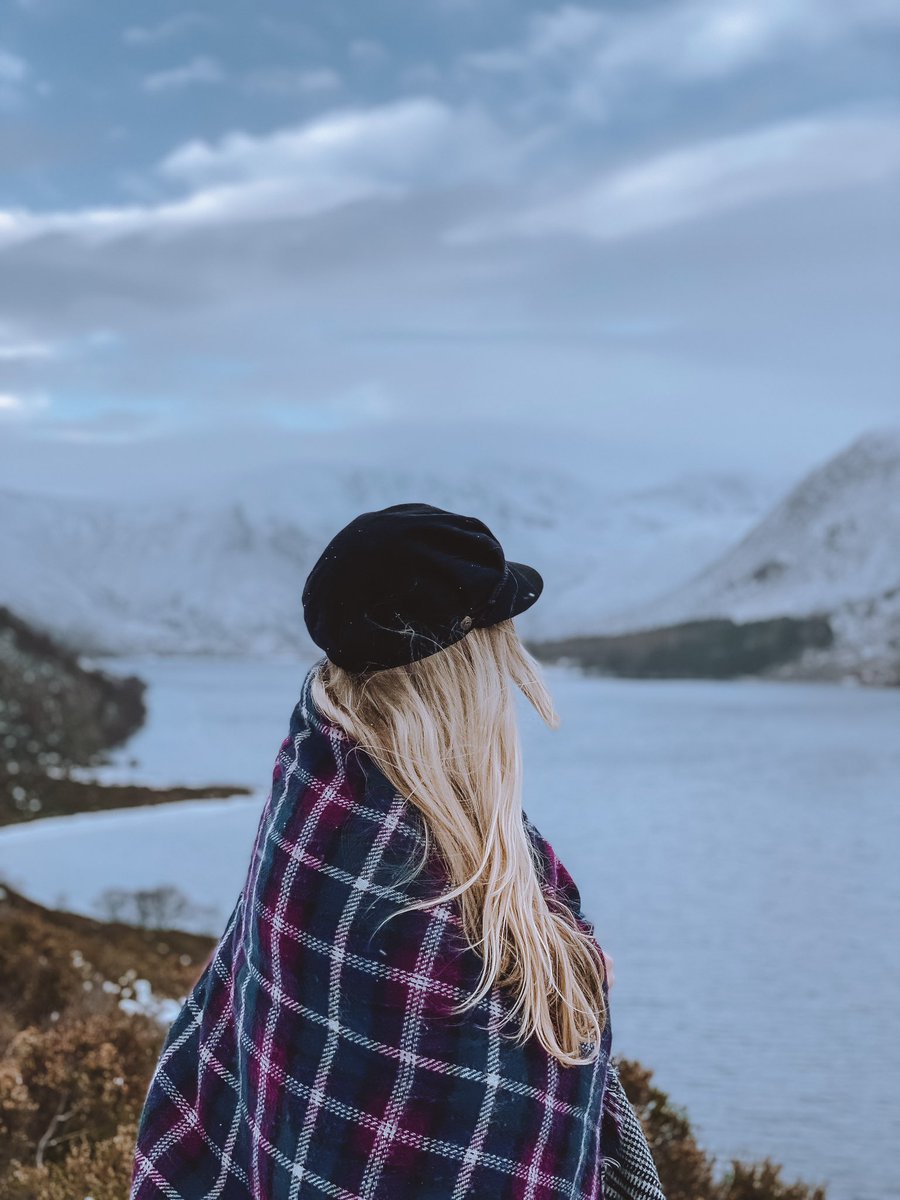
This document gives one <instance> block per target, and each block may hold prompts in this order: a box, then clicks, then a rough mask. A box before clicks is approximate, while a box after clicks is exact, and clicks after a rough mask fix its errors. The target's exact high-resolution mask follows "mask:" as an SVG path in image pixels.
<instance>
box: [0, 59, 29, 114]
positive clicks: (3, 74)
mask: <svg viewBox="0 0 900 1200" xmlns="http://www.w3.org/2000/svg"><path fill="white" fill-rule="evenodd" d="M29 76H30V71H29V67H28V63H27V62H26V61H25V59H24V58H20V57H19V55H18V54H12V53H11V52H10V51H9V50H4V49H3V47H2V46H0V109H2V108H13V107H15V106H16V105H18V104H19V103H20V102H21V100H22V99H23V98H24V94H25V89H26V87H27V84H28V81H29Z"/></svg>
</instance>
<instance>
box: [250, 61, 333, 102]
mask: <svg viewBox="0 0 900 1200" xmlns="http://www.w3.org/2000/svg"><path fill="white" fill-rule="evenodd" d="M244 86H245V87H246V88H247V89H248V91H251V92H268V93H270V94H271V95H275V96H294V95H298V94H304V93H311V92H331V91H335V90H337V89H338V88H340V86H341V77H340V75H338V73H337V71H333V70H332V69H331V68H330V67H317V68H312V69H310V70H305V71H299V70H295V69H294V68H291V67H263V68H260V69H259V70H256V71H251V72H249V74H248V75H247V76H246V78H245V80H244Z"/></svg>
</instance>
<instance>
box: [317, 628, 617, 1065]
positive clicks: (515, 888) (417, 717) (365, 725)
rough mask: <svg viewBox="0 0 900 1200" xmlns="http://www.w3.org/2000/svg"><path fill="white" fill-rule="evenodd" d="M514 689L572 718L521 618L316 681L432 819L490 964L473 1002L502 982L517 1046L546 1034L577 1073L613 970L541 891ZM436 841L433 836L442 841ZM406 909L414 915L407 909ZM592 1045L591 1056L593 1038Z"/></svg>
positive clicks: (328, 702)
mask: <svg viewBox="0 0 900 1200" xmlns="http://www.w3.org/2000/svg"><path fill="white" fill-rule="evenodd" d="M511 684H515V685H516V686H518V687H519V688H520V689H521V691H522V692H523V694H524V695H525V696H526V697H527V699H528V700H529V702H530V703H531V704H532V705H533V706H534V708H535V709H536V711H537V712H538V713H539V714H540V716H541V717H542V718H543V720H544V721H545V722H546V723H547V725H548V726H550V728H552V729H555V728H556V727H557V726H558V724H559V718H558V716H557V714H556V711H555V709H554V707H553V701H552V699H551V697H550V694H549V692H548V691H547V688H546V686H545V685H544V683H543V680H542V679H541V675H540V669H539V667H538V664H537V663H536V661H535V660H534V658H533V657H532V656H531V655H530V654H529V653H528V651H527V650H526V649H525V647H524V646H523V645H522V642H521V641H520V639H519V636H518V634H517V632H516V629H515V626H514V624H513V621H512V620H507V621H502V622H500V623H498V624H495V625H491V626H488V627H487V628H480V627H476V628H474V629H472V630H471V631H470V632H469V633H468V634H467V635H466V636H465V637H463V638H462V639H461V640H460V641H458V642H456V643H454V644H453V645H452V646H449V647H447V648H446V649H444V650H441V651H440V652H439V653H436V654H431V655H429V656H428V657H426V658H424V659H420V660H419V661H417V662H414V663H410V664H409V665H404V666H400V667H392V668H389V669H386V670H381V671H375V672H373V673H368V674H364V675H353V674H350V673H348V672H346V671H344V670H342V669H341V668H340V667H338V666H336V665H335V664H334V663H332V662H331V661H330V660H328V659H326V660H324V662H323V664H322V666H321V668H320V669H319V671H317V672H316V673H315V676H314V679H313V681H312V696H313V700H314V702H315V703H316V705H317V706H318V708H319V709H320V711H321V712H322V714H323V715H324V716H325V717H326V718H327V719H328V720H330V721H332V722H333V723H335V724H337V725H338V726H339V727H340V728H342V729H343V730H344V731H345V732H346V733H347V734H349V736H350V737H351V738H353V739H355V740H356V741H357V742H358V743H359V744H360V746H361V747H362V749H363V750H364V751H365V752H366V753H367V754H368V755H369V756H370V757H371V758H372V760H373V761H374V762H375V764H376V765H377V766H378V767H379V769H380V770H381V771H382V773H383V774H384V775H385V777H386V778H387V779H388V780H389V782H390V783H391V784H392V785H393V786H394V787H395V788H396V789H397V791H398V792H399V793H401V794H402V795H403V796H404V797H407V798H408V799H409V801H410V802H411V803H412V804H414V805H415V806H416V808H417V809H418V810H419V811H420V812H421V814H422V815H423V817H424V818H425V820H424V828H425V834H426V844H425V850H424V852H423V856H422V860H421V863H420V864H419V867H420V868H421V867H422V866H424V863H425V861H426V860H427V855H428V853H429V851H430V848H431V847H432V845H433V844H436V846H437V849H438V851H439V854H440V856H441V858H442V860H443V863H444V865H445V867H446V869H447V872H448V875H449V878H450V880H451V883H452V887H451V889H450V890H449V891H447V892H445V893H444V894H443V895H442V896H439V897H436V898H429V899H426V900H423V901H418V902H413V903H411V904H410V905H408V906H407V908H410V909H411V908H424V907H430V906H431V905H434V904H438V903H442V902H446V901H449V900H451V899H453V898H457V899H458V901H459V906H460V910H461V917H462V923H463V928H464V931H465V936H466V939H467V941H468V943H469V945H470V946H471V947H472V948H473V949H474V950H475V951H476V952H477V953H478V954H479V955H480V956H481V958H482V959H483V966H482V970H481V975H480V977H479V980H478V985H477V987H476V989H475V991H474V992H473V994H472V995H471V996H470V997H469V998H468V999H467V1000H466V1001H464V1002H463V1003H462V1004H460V1005H459V1006H458V1007H457V1008H456V1009H455V1010H454V1011H455V1012H464V1011H466V1010H467V1009H469V1008H472V1007H474V1006H475V1005H476V1004H477V1003H478V1002H479V1001H480V1000H481V998H482V997H483V996H485V995H486V994H487V993H488V992H489V991H490V990H491V989H492V988H493V986H494V985H495V984H497V985H499V986H500V987H502V988H503V989H504V990H505V991H506V992H507V993H509V994H511V996H512V999H513V1001H514V1003H513V1004H512V1006H511V1008H510V1010H509V1012H508V1014H507V1016H506V1018H505V1021H504V1024H505V1023H506V1022H507V1021H511V1020H512V1019H513V1018H514V1017H515V1016H516V1015H517V1014H519V1013H521V1021H520V1029H519V1033H518V1037H517V1038H516V1040H517V1042H524V1041H525V1039H526V1038H528V1037H529V1036H531V1035H532V1034H534V1035H536V1036H537V1038H538V1039H539V1040H540V1042H541V1044H542V1045H543V1046H544V1047H545V1049H546V1050H547V1051H548V1052H549V1053H550V1054H552V1055H553V1056H554V1057H556V1058H557V1059H559V1061H560V1062H561V1063H563V1064H565V1065H570V1066H575V1065H580V1064H584V1063H586V1062H592V1061H594V1059H595V1058H596V1056H597V1054H598V1053H599V1048H600V1036H601V1033H602V1031H603V1029H604V1027H605V1025H606V1019H607V1014H606V1005H605V1003H604V997H603V986H602V981H603V978H604V972H605V967H604V963H603V958H602V955H601V954H600V953H599V951H598V949H597V945H596V943H595V942H594V940H593V938H592V937H591V936H590V935H589V934H588V933H587V932H585V931H584V930H583V929H581V928H580V927H579V925H578V923H577V922H576V921H575V919H574V917H573V914H572V911H571V909H570V908H569V907H568V906H567V905H566V904H565V903H564V902H563V901H562V900H561V899H557V897H556V895H555V894H552V895H550V896H549V897H548V895H547V894H545V892H544V890H543V889H542V887H541V883H540V879H539V869H538V866H537V861H536V857H535V854H536V852H535V851H534V850H533V847H532V842H531V838H530V836H529V833H528V830H527V829H526V827H525V824H524V820H523V813H522V755H521V746H520V741H519V730H518V722H517V719H516V712H515V705H514V694H513V689H512V687H511ZM432 839H433V841H432ZM403 911H405V910H403ZM585 1042H591V1043H593V1046H592V1047H589V1052H588V1053H587V1054H586V1055H585V1054H584V1053H583V1052H582V1051H583V1049H584V1047H583V1043H585Z"/></svg>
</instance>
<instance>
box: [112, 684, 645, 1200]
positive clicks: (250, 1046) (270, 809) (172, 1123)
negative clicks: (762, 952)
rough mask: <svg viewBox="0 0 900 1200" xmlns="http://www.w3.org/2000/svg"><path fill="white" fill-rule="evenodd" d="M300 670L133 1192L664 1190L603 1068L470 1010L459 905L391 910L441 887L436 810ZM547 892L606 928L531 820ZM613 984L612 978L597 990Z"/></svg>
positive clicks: (366, 1198) (147, 1133)
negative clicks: (419, 801)
mask: <svg viewBox="0 0 900 1200" xmlns="http://www.w3.org/2000/svg"><path fill="white" fill-rule="evenodd" d="M315 670H316V665H314V666H313V667H312V668H311V669H310V671H309V672H308V673H307V675H306V678H305V679H304V682H303V685H302V689H301V695H300V699H299V700H298V702H297V704H296V707H295V708H294V711H293V713H292V715H291V720H290V728H289V732H288V736H287V737H286V738H285V739H284V741H283V743H282V745H281V747H280V749H279V752H278V757H277V760H276V763H275V767H274V771H273V776H272V787H271V791H270V793H269V796H268V798H267V801H266V804H265V807H264V810H263V813H262V816H261V819H260V822H259V826H258V830H257V833H256V838H255V842H254V846H253V851H252V856H251V860H250V864H249V868H248V872H247V876H246V880H245V882H244V885H243V888H242V890H241V892H240V895H239V896H238V898H237V901H236V904H235V906H234V909H233V911H232V913H231V916H230V918H229V920H228V923H227V927H226V928H225V931H224V933H223V934H222V936H221V938H220V940H219V942H218V944H217V946H216V948H215V950H214V951H213V953H212V956H211V958H210V960H209V962H208V963H207V965H206V967H205V969H204V971H203V973H202V975H201V976H200V978H199V979H198V981H197V983H196V984H195V986H194V987H193V989H192V991H191V994H190V995H189V996H188V997H187V999H186V1001H185V1003H184V1005H183V1007H182V1009H181V1011H180V1013H179V1015H178V1016H177V1018H176V1019H175V1021H174V1023H173V1024H172V1025H171V1027H170V1029H169V1031H168V1033H167V1036H166V1039H165V1043H164V1046H163V1049H162V1052H161V1055H160V1058H159V1061H158V1064H157V1067H156V1070H155V1072H154V1075H153V1078H152V1080H151V1083H150V1086H149V1090H148V1093H147V1097H146V1101H145V1104H144V1108H143V1112H142V1115H141V1121H140V1126H139V1131H138V1137H137V1144H136V1147H135V1154H134V1170H133V1179H132V1188H131V1200H155V1198H157V1197H167V1198H168V1200H201V1197H202V1198H209V1200H212V1198H217V1200H250V1198H252V1200H312V1198H314V1197H315V1198H316V1200H320V1198H321V1197H333V1198H335V1200H463V1198H466V1197H467V1198H469V1200H472V1198H476V1200H477V1198H481V1197H483V1198H485V1200H487V1198H490V1200H558V1198H560V1197H567V1198H569V1200H603V1198H604V1197H614V1198H615V1200H620V1198H621V1197H625V1198H631V1200H665V1198H664V1197H663V1195H662V1192H661V1191H660V1190H658V1184H659V1180H658V1178H657V1177H656V1171H655V1168H654V1166H653V1161H652V1158H651V1157H650V1153H649V1150H648V1149H647V1146H646V1142H645V1141H644V1140H643V1133H642V1131H641V1128H640V1124H639V1122H637V1118H636V1117H635V1115H634V1113H633V1111H632V1110H631V1109H630V1106H629V1105H628V1102H627V1098H625V1096H624V1092H623V1091H622V1089H621V1085H620V1083H619V1082H618V1076H617V1073H616V1071H615V1068H614V1066H613V1064H612V1063H611V1062H610V1058H609V1056H610V1049H611V1037H612V1033H611V1024H610V1023H609V1022H608V1023H607V1025H606V1028H605V1030H604V1033H603V1037H602V1040H601V1048H600V1049H601V1053H600V1055H599V1057H598V1059H597V1060H596V1061H595V1062H594V1063H590V1064H585V1065H584V1066H579V1067H565V1066H563V1065H562V1064H560V1063H559V1062H558V1061H557V1060H556V1059H554V1058H553V1057H552V1056H551V1055H548V1054H547V1053H546V1051H545V1050H544V1049H543V1047H542V1046H541V1045H540V1044H539V1043H538V1042H537V1040H536V1039H535V1038H531V1039H529V1041H528V1042H526V1044H525V1045H523V1046H518V1047H516V1046H514V1045H513V1044H512V1042H511V1040H510V1037H511V1034H512V1033H514V1031H515V1026H514V1025H510V1026H507V1027H506V1029H504V1030H498V1029H497V1025H498V1023H499V1019H500V1018H501V1017H502V1014H503V1013H504V1012H506V1011H508V1009H507V1008H506V1004H507V1001H506V998H505V997H504V996H503V995H502V994H501V993H500V991H499V990H497V989H496V988H495V989H494V990H493V991H492V992H491V993H490V994H489V995H487V996H485V997H484V999H483V1000H482V1002H481V1004H480V1005H479V1006H478V1008H476V1009H472V1010H469V1011H468V1012H466V1013H463V1014H460V1015H457V1016H451V1015H450V1013H449V1012H448V1009H449V1008H450V1007H451V1006H452V1005H453V1004H454V1003H457V1002H458V1001H459V1000H461V999H463V998H464V997H465V996H467V995H468V994H470V992H471V991H472V990H474V984H475V981H476V980H477V977H478V973H479V971H480V965H481V964H480V959H479V958H478V957H477V955H476V954H475V953H474V952H473V951H472V950H471V948H470V947H469V946H468V945H467V943H466V941H465V938H464V936H463V932H462V923H461V920H460V918H459V916H458V912H457V909H456V907H455V905H454V904H453V903H450V904H441V905H438V906H436V907H432V908H430V909H428V910H426V911H418V912H412V913H406V914H403V915H401V916H399V917H396V918H392V919H391V920H388V921H387V922H386V923H385V924H384V925H383V927H382V926H381V923H382V922H383V921H385V919H386V918H387V917H388V916H389V915H390V914H391V913H393V912H395V911H396V910H397V909H398V908H400V907H401V906H402V905H403V904H404V903H407V902H408V901H409V900H410V899H411V898H412V897H416V898H421V897H423V896H425V895H430V896H436V895H437V894H438V891H440V890H443V889H445V888H446V887H447V884H448V880H447V877H446V875H445V874H444V873H443V871H442V869H441V867H440V866H439V864H438V862H437V859H436V856H434V855H431V856H430V858H429V861H428V864H427V866H426V869H425V870H424V871H423V872H422V873H421V874H420V875H419V876H418V878H417V879H415V880H414V881H413V882H412V883H404V882H403V880H402V878H401V876H402V874H403V871H404V869H405V868H406V869H408V868H409V866H410V863H411V862H412V861H414V860H415V861H417V855H418V851H419V850H420V848H421V846H422V838H423V824H422V822H423V818H422V817H421V814H420V813H419V812H418V810H417V809H416V808H415V807H414V806H413V805H412V804H411V803H410V802H409V801H407V800H404V799H403V798H402V797H400V796H399V795H398V794H397V793H396V792H395V790H394V788H393V787H392V785H391V784H390V782H389V781H388V780H387V779H386V777H385V776H384V775H383V774H382V773H381V772H380V771H379V770H378V768H377V767H376V766H375V764H374V762H373V761H372V760H371V759H370V758H369V757H368V756H367V755H366V754H365V753H364V752H363V751H362V749H361V748H360V747H359V746H358V745H356V744H355V743H354V742H353V741H352V740H351V739H349V738H348V736H347V735H346V734H345V733H344V731H343V730H341V729H339V728H337V727H336V726H334V725H333V724H331V723H329V722H328V721H326V719H325V718H324V717H323V715H322V714H321V713H320V712H319V710H318V709H317V708H316V707H315V705H314V702H313V701H312V697H311V694H310V685H311V680H312V676H313V672H314V671H315ZM523 820H524V822H525V824H526V827H527V829H528V832H529V836H530V837H531V840H532V842H533V844H534V846H535V850H536V852H537V856H538V861H539V863H540V870H541V874H542V881H543V886H545V887H546V888H548V889H551V890H552V891H553V892H555V894H556V895H557V896H558V897H561V898H562V899H563V900H564V902H565V903H566V904H568V905H569V906H570V907H571V908H572V911H573V913H574V914H575V915H576V917H577V919H578V920H579V921H580V922H583V923H584V924H585V926H586V928H588V929H589V930H590V931H591V933H592V934H593V926H591V925H590V924H589V923H588V922H587V920H586V918H585V916H584V913H583V912H582V909H581V900H580V896H579V893H578V889H577V887H576V886H575V884H574V882H573V880H572V878H571V876H570V875H569V873H568V872H567V871H566V869H565V867H564V866H563V864H562V863H561V862H560V860H559V859H558V858H557V856H556V854H555V853H554V851H553V849H552V847H551V846H550V845H549V843H548V842H547V841H546V840H545V839H544V838H543V837H542V835H541V834H540V833H539V831H538V830H537V828H536V827H535V826H534V825H533V824H532V823H531V821H530V820H529V819H528V817H527V815H525V814H523ZM604 988H605V985H604Z"/></svg>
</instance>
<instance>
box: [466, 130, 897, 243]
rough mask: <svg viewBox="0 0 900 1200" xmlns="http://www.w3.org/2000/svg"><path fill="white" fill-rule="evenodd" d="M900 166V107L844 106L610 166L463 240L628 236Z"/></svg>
mask: <svg viewBox="0 0 900 1200" xmlns="http://www.w3.org/2000/svg"><path fill="white" fill-rule="evenodd" d="M898 172H900V112H898V111H896V110H891V111H887V112H881V113H878V112H875V113H872V112H868V113H867V112H862V113H858V112H852V111H851V112H849V113H848V112H837V113H832V114H828V115H818V116H815V117H808V118H800V119H795V120H788V121H782V122H776V123H773V124H770V125H765V126H762V127H760V128H756V129H751V130H749V131H746V132H743V133H738V134H732V135H729V136H726V137H717V138H708V139H704V140H702V141H698V142H694V143H691V144H688V145H684V146H680V147H677V148H675V149H672V150H666V151H664V152H662V153H660V154H656V155H652V156H650V157H647V158H644V159H641V160H639V161H637V162H635V163H632V164H630V165H628V166H625V167H621V168H619V169H616V170H612V171H606V172H602V173H601V174H599V175H597V176H595V177H594V178H592V179H589V180H588V181H586V182H585V183H584V184H583V185H582V186H580V187H576V188H572V189H570V190H567V192H566V193H565V194H564V195H559V196H557V197H554V198H553V199H550V200H544V201H542V202H540V203H537V204H533V205H531V206H526V207H524V208H522V209H520V210H519V211H518V212H514V213H513V214H511V215H506V216H499V217H493V218H488V219H485V220H483V221H480V222H474V223H472V224H470V225H467V226H461V227H459V228H457V229H455V230H453V231H451V232H450V233H449V234H448V240H450V241H451V242H455V243H466V242H478V241H485V240H490V239H491V238H494V237H502V236H504V235H513V236H521V237H540V236H545V235H549V234H559V233H566V234H573V235H577V236H580V237H587V238H590V239H594V240H598V241H619V240H622V239H625V238H630V237H635V236H637V235H639V234H644V233H652V232H655V231H657V230H661V229H666V228H669V227H671V226H675V225H679V224H682V223H683V222H685V221H692V220H697V219H699V218H701V217H705V216H714V215H716V214H718V213H721V212H725V211H727V210H730V209H736V208H740V207H745V206H748V205H752V204H758V203H760V202H764V201H769V200H773V199H778V198H783V197H790V196H798V195H802V194H814V193H821V192H826V191H830V190H833V189H843V188H852V187H855V186H865V185H868V184H874V183H878V182H879V181H881V180H883V179H887V178H890V177H891V176H893V175H896V174H898Z"/></svg>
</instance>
